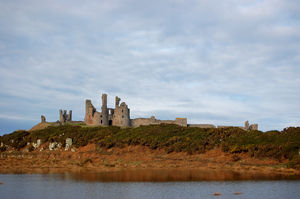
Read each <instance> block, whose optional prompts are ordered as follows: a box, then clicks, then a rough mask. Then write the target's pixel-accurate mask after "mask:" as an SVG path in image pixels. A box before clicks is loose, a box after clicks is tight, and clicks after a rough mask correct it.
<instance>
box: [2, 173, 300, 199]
mask: <svg viewBox="0 0 300 199" xmlns="http://www.w3.org/2000/svg"><path fill="white" fill-rule="evenodd" d="M81 175H82V174H81ZM88 179H89V178H88ZM0 182H3V184H1V185H0V198H1V199H21V198H24V199H35V198H43V199H47V198H49V199H53V198H59V199H77V198H78V199H79V198H80V199H81V198H100V199H101V198H103V199H160V198H161V199H169V198H170V199H177V198H178V199H183V198H186V199H194V198H197V199H199V198H205V199H207V198H218V199H223V198H228V199H229V198H230V199H235V198H236V199H246V198H248V199H252V198H253V199H260V198H262V199H283V198H284V199H289V198H291V199H295V198H296V199H297V198H300V181H299V180H291V181H286V180H278V181H199V182H195V181H193V182H190V181H185V182H175V181H174V182H101V181H97V180H86V179H85V178H82V179H81V178H80V177H79V176H78V175H73V174H0ZM215 192H219V193H220V194H221V195H220V196H214V195H213V194H214V193H215ZM236 192H240V193H241V194H239V195H236V194H235V193H236Z"/></svg>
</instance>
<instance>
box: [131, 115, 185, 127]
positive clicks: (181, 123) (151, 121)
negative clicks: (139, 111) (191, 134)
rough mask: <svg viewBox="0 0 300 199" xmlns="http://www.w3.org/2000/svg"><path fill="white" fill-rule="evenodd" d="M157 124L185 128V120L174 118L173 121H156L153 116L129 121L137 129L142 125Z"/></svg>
mask: <svg viewBox="0 0 300 199" xmlns="http://www.w3.org/2000/svg"><path fill="white" fill-rule="evenodd" d="M157 124H176V125H179V126H185V127H186V126H187V119H186V118H176V119H175V120H157V119H155V117H154V116H152V117H150V118H136V119H132V120H131V126H132V127H139V126H142V125H157Z"/></svg>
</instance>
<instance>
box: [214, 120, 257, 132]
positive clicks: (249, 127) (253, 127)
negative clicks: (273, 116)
mask: <svg viewBox="0 0 300 199" xmlns="http://www.w3.org/2000/svg"><path fill="white" fill-rule="evenodd" d="M230 127H238V128H241V129H244V130H246V131H249V130H258V124H251V125H249V122H248V121H246V122H245V125H244V126H218V128H230Z"/></svg>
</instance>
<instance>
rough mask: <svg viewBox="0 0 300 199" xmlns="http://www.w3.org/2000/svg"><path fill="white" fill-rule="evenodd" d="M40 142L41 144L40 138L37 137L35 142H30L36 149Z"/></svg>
mask: <svg viewBox="0 0 300 199" xmlns="http://www.w3.org/2000/svg"><path fill="white" fill-rule="evenodd" d="M41 144H42V140H41V139H38V140H37V141H36V143H35V142H32V144H31V145H32V146H33V147H34V148H35V149H37V148H39V147H40V146H41Z"/></svg>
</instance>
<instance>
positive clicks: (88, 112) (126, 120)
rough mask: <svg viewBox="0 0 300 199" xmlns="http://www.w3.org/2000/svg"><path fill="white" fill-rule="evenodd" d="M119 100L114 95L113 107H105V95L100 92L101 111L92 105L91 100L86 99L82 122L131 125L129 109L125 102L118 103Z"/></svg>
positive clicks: (88, 123)
mask: <svg viewBox="0 0 300 199" xmlns="http://www.w3.org/2000/svg"><path fill="white" fill-rule="evenodd" d="M120 101H121V99H120V98H119V97H116V103H115V108H107V95H106V94H102V106H101V112H98V111H97V110H96V108H95V107H94V106H93V104H92V101H91V100H86V101H85V117H84V122H85V123H86V124H87V125H99V126H121V127H129V126H131V123H130V109H129V108H128V106H127V105H126V103H125V102H122V103H121V104H120Z"/></svg>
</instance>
